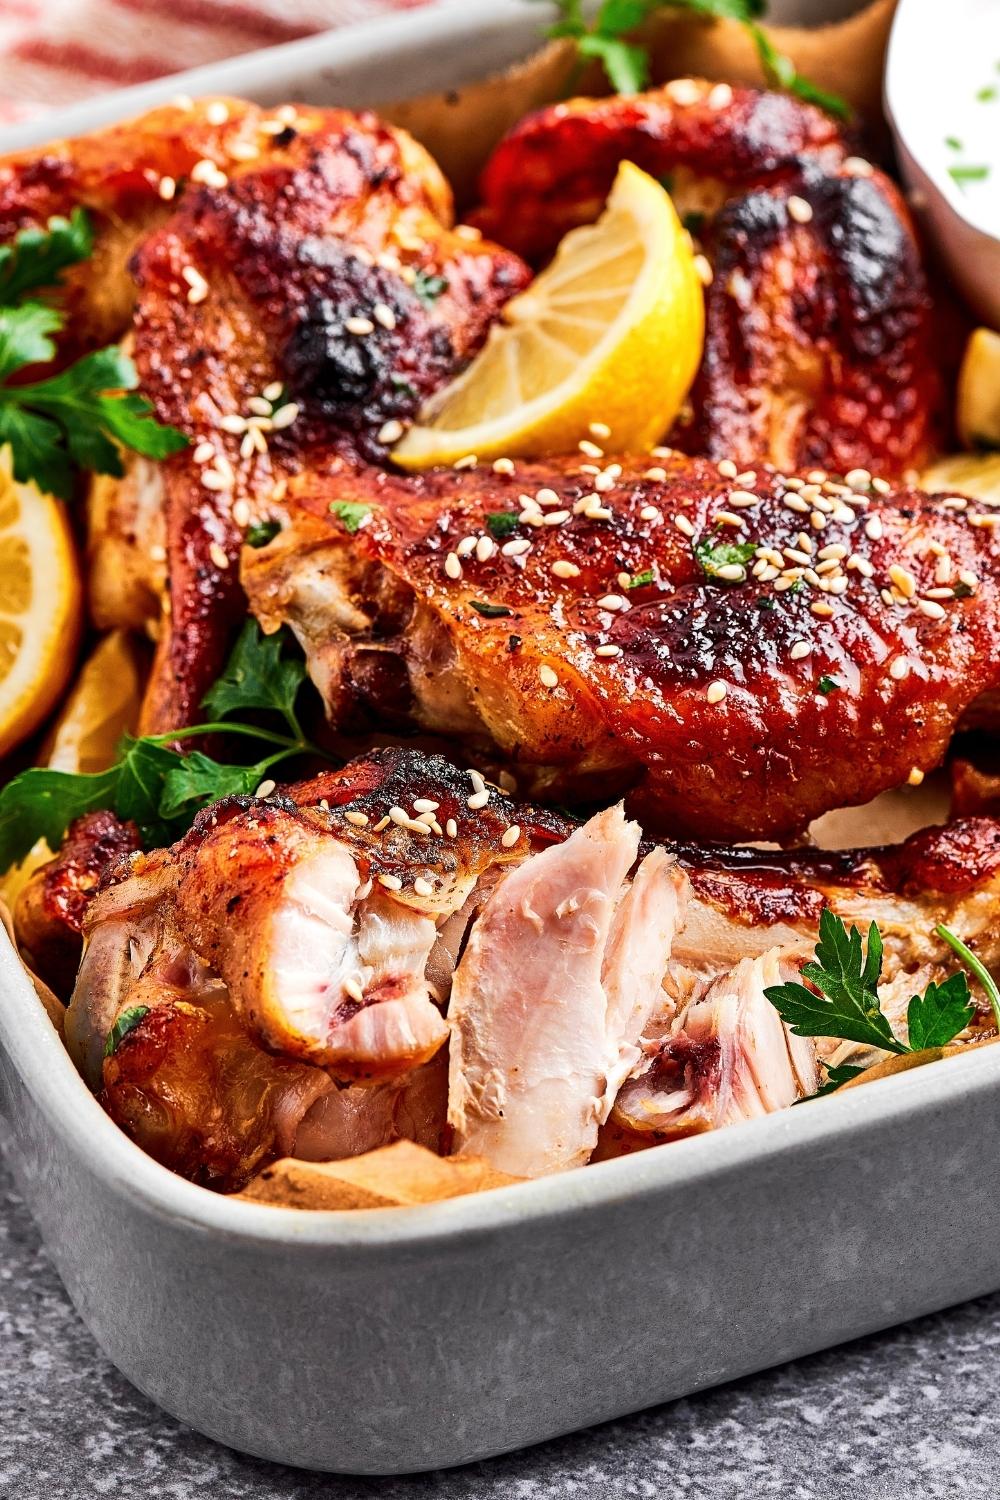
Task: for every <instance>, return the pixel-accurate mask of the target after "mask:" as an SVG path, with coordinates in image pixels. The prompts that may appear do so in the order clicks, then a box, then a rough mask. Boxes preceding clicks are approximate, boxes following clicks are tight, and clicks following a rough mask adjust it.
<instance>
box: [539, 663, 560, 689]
mask: <svg viewBox="0 0 1000 1500" xmlns="http://www.w3.org/2000/svg"><path fill="white" fill-rule="evenodd" d="M538 676H539V679H540V681H541V684H542V687H547V688H554V687H556V686H557V685H558V682H559V678H558V677H557V676H556V674H555V672H553V670H552V668H551V667H550V666H549V664H548V662H545V661H543V662H542V664H541V666H540V667H539V668H538Z"/></svg>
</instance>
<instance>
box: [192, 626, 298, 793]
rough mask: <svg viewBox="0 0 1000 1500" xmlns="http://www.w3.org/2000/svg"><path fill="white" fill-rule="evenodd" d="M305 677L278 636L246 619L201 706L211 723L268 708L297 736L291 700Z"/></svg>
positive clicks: (281, 637)
mask: <svg viewBox="0 0 1000 1500" xmlns="http://www.w3.org/2000/svg"><path fill="white" fill-rule="evenodd" d="M305 677H306V665H305V662H304V661H303V660H302V658H301V656H286V655H285V640H284V637H283V636H282V635H281V634H280V632H277V633H275V634H274V635H264V634H263V632H262V631H261V628H260V626H259V625H258V624H257V622H256V620H252V619H250V620H247V622H246V624H245V625H244V626H243V629H242V630H241V631H240V634H239V637H238V639H237V641H236V645H235V646H234V647H233V650H232V654H231V655H230V657H229V660H228V662H227V663H226V666H225V670H224V671H223V673H222V676H221V677H220V678H219V679H218V680H217V681H216V682H215V683H213V685H212V686H211V687H210V688H209V690H208V692H207V693H206V694H205V696H204V698H203V699H202V700H201V706H202V708H204V709H207V710H208V712H209V714H210V715H211V717H212V718H213V719H225V718H226V717H227V716H228V715H229V714H231V713H234V712H236V713H239V712H245V711H246V710H247V709H251V708H270V709H273V710H274V711H275V712H276V713H279V714H281V716H282V718H283V719H284V720H285V723H286V724H287V725H288V727H289V728H290V729H291V731H292V733H293V734H298V733H299V732H300V731H299V726H298V721H297V719H296V717H295V700H296V698H297V697H298V693H299V688H300V687H301V686H302V684H303V682H304V681H305ZM257 779H258V781H259V780H260V779H261V778H260V777H258V778H257Z"/></svg>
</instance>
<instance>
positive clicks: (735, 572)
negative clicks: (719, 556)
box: [715, 563, 747, 583]
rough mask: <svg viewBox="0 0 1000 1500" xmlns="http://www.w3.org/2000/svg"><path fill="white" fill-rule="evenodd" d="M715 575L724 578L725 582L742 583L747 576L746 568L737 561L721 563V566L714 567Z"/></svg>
mask: <svg viewBox="0 0 1000 1500" xmlns="http://www.w3.org/2000/svg"><path fill="white" fill-rule="evenodd" d="M715 571H716V576H717V577H719V578H724V579H725V580H726V582H727V583H742V582H743V580H744V579H745V578H746V576H747V570H746V568H744V567H741V566H740V564H739V563H723V565H722V567H721V568H716V570H715Z"/></svg>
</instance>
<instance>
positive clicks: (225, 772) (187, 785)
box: [160, 750, 281, 818]
mask: <svg viewBox="0 0 1000 1500" xmlns="http://www.w3.org/2000/svg"><path fill="white" fill-rule="evenodd" d="M280 758H281V756H280V755H278V756H274V755H269V756H267V757H266V758H265V759H264V760H260V761H257V762H256V763H255V764H254V765H252V766H227V765H222V764H220V762H219V761H217V760H213V759H212V757H211V756H210V755H203V754H202V752H201V751H200V750H192V751H191V753H190V754H189V755H182V756H180V757H178V759H179V764H177V765H174V766H172V767H171V768H170V770H168V771H167V773H166V775H165V776H164V778H163V787H162V791H161V795H160V811H161V812H162V814H163V816H164V817H167V818H174V817H177V816H178V815H179V814H185V813H190V814H192V815H193V814H194V813H195V812H196V811H197V810H198V808H199V807H205V806H206V805H207V804H208V803H209V802H218V800H219V798H220V797H241V796H242V797H251V796H253V794H254V792H255V791H256V790H257V788H258V787H259V786H260V784H261V782H262V781H263V780H264V778H265V776H266V775H267V773H268V771H269V770H270V768H271V766H272V765H273V764H274V762H275V761H276V760H278V759H280Z"/></svg>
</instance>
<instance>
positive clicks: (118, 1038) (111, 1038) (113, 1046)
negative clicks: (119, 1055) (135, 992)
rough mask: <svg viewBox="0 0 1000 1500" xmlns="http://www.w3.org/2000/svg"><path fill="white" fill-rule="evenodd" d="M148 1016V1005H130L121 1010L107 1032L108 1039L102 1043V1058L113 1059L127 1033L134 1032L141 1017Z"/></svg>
mask: <svg viewBox="0 0 1000 1500" xmlns="http://www.w3.org/2000/svg"><path fill="white" fill-rule="evenodd" d="M148 1015H149V1006H148V1005H130V1006H129V1007H128V1009H127V1010H123V1011H122V1013H121V1015H120V1016H118V1017H117V1019H116V1021H115V1023H114V1025H113V1026H112V1028H111V1030H110V1031H109V1032H108V1039H107V1041H106V1042H105V1043H104V1056H105V1057H114V1055H115V1053H116V1052H117V1051H118V1048H119V1047H120V1046H121V1044H122V1042H123V1041H124V1040H125V1038H126V1037H127V1036H128V1034H129V1032H130V1031H134V1030H135V1028H136V1027H137V1026H138V1024H139V1022H140V1021H141V1020H142V1019H143V1017H144V1016H148Z"/></svg>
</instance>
